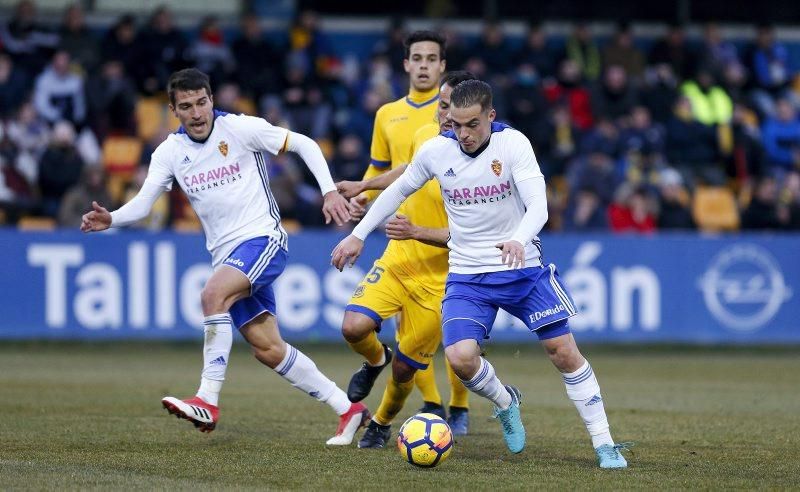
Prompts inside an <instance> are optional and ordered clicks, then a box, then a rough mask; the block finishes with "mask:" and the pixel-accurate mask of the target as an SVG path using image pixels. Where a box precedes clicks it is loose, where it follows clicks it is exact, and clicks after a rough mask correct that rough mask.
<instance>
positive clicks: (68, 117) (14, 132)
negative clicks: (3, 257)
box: [0, 0, 800, 233]
mask: <svg viewBox="0 0 800 492" xmlns="http://www.w3.org/2000/svg"><path fill="white" fill-rule="evenodd" d="M441 29H442V31H443V32H445V33H446V35H447V37H448V48H447V67H448V68H449V69H451V70H454V69H467V70H470V71H471V72H473V73H474V74H475V75H477V76H478V77H480V78H481V79H483V80H486V81H488V82H489V83H490V84H491V85H492V86H493V88H494V91H495V107H496V109H497V112H498V119H500V120H502V121H505V122H507V123H509V124H511V125H512V126H514V127H516V128H517V129H519V130H521V131H522V132H524V133H525V134H526V135H527V136H528V137H529V138H530V140H531V141H532V143H533V146H534V149H535V150H536V153H537V157H538V159H539V163H540V165H541V167H542V170H543V172H544V173H545V176H546V177H547V180H548V190H549V195H550V196H549V204H550V208H551V210H550V221H549V223H548V226H547V227H548V228H549V229H551V230H558V231H589V230H591V231H604V230H611V231H619V232H642V233H649V232H653V231H658V230H675V229H678V230H680V229H702V230H710V231H716V230H737V229H768V230H800V174H799V173H800V118H798V108H799V107H800V77H798V68H800V67H794V66H791V64H790V58H789V53H788V50H787V47H786V46H785V45H784V44H782V43H781V42H780V41H779V40H777V39H776V37H775V32H774V29H773V28H772V27H771V26H766V25H764V26H758V27H757V36H756V38H755V40H753V41H751V42H737V43H734V42H731V41H730V40H727V39H724V38H723V37H722V36H721V34H720V30H719V28H718V27H717V26H715V25H707V26H705V28H704V31H703V35H702V39H701V40H699V42H690V41H688V40H687V36H686V33H685V30H684V28H683V27H682V26H679V25H673V26H671V27H670V28H669V29H668V32H667V33H666V35H665V36H664V37H663V38H662V39H658V40H656V41H655V42H654V43H652V44H650V46H648V47H647V49H644V48H643V43H641V42H640V41H639V40H636V39H634V37H633V33H632V30H631V28H630V26H628V25H625V24H620V25H619V26H618V27H617V29H616V32H615V33H614V34H613V36H612V37H611V38H610V39H607V40H602V42H601V41H600V40H599V39H597V38H595V37H593V36H592V34H591V32H590V30H589V28H588V27H587V26H586V25H583V24H577V25H575V26H574V28H573V30H572V32H571V33H570V34H569V35H568V36H567V37H566V39H558V40H554V39H549V38H548V36H547V34H546V32H545V31H544V29H542V28H541V26H538V25H535V24H532V25H531V26H530V27H529V29H528V32H527V33H526V35H525V37H524V39H523V40H522V42H513V43H512V42H511V40H510V39H509V38H508V36H507V35H506V34H505V33H504V31H503V27H502V25H501V24H500V23H497V22H486V23H485V25H484V28H483V32H482V33H481V35H480V36H479V38H478V39H476V40H474V41H472V42H468V41H467V40H465V39H463V38H462V37H461V36H460V35H459V34H458V33H456V32H455V31H454V30H452V29H450V28H448V27H447V26H446V25H445V26H442V28H441ZM406 32H407V31H406V29H405V27H404V26H403V24H402V23H401V22H395V23H393V25H392V28H391V29H390V30H389V31H388V32H387V34H386V37H385V40H384V41H382V42H381V43H379V44H377V45H376V46H375V47H374V49H373V50H372V53H371V55H370V56H369V57H367V58H365V59H359V58H357V57H353V56H337V55H336V54H334V53H332V52H331V50H330V49H329V46H328V44H327V43H326V41H325V34H324V33H323V32H322V31H321V30H320V29H319V26H318V19H317V17H316V15H315V14H314V13H313V12H303V13H301V14H300V15H298V17H297V20H296V21H295V22H294V23H293V24H292V25H291V27H290V29H288V30H286V32H284V33H278V32H271V33H265V32H264V31H263V29H262V24H261V23H260V21H259V19H258V18H257V17H255V16H253V15H247V14H245V15H243V16H242V17H241V19H240V24H239V27H238V29H236V30H235V31H234V34H233V35H231V34H230V30H225V29H222V27H221V26H220V22H219V20H218V19H215V18H213V17H208V18H206V19H204V20H203V21H202V22H201V24H200V25H199V26H198V28H197V29H196V31H195V30H193V31H192V32H191V33H188V32H186V31H182V30H179V29H178V28H177V27H176V26H175V24H174V19H173V14H172V13H171V12H170V10H168V9H167V8H159V9H157V10H156V11H155V12H153V13H152V15H151V16H150V17H149V19H146V20H145V21H142V22H140V21H139V20H137V19H136V18H134V17H133V16H129V15H126V16H122V17H120V18H119V19H118V20H117V21H116V22H115V23H114V24H113V26H111V27H110V28H109V29H108V30H107V32H102V33H98V32H95V30H92V29H89V27H87V25H86V22H85V20H84V12H83V11H82V9H81V7H80V6H78V5H77V4H76V5H73V6H71V7H69V8H68V9H66V11H65V12H64V14H63V20H62V22H61V25H60V28H59V29H57V30H53V29H47V28H45V27H43V26H42V25H40V24H39V23H38V22H37V15H36V6H35V4H34V3H33V2H31V1H27V0H24V1H22V2H20V3H19V4H18V5H17V7H16V9H15V10H14V11H13V12H12V13H11V16H10V18H9V20H8V22H6V23H5V24H4V25H2V26H0V168H1V169H2V172H0V223H6V224H15V223H18V222H20V223H21V222H25V221H26V220H28V219H30V218H31V217H46V218H50V220H51V223H57V224H59V225H61V226H64V227H77V225H78V224H79V223H80V216H81V214H82V213H84V212H85V211H86V209H87V207H88V205H89V204H90V203H91V201H92V200H97V201H99V202H101V203H103V204H107V206H109V208H113V207H116V206H118V205H120V204H121V203H124V201H125V200H127V199H129V198H130V197H131V196H133V194H135V193H136V190H137V189H138V187H139V186H140V185H141V183H142V181H143V179H144V176H145V175H146V171H147V163H148V160H149V155H150V153H151V152H152V150H153V149H154V148H155V146H157V145H158V144H159V143H160V142H161V141H162V140H163V139H164V138H165V137H166V135H168V134H169V132H170V131H174V129H175V126H176V125H177V123H176V120H174V118H172V117H171V115H170V114H169V112H168V111H167V109H166V103H167V100H166V95H165V94H164V88H165V85H166V81H167V78H168V77H169V75H170V73H172V72H173V71H174V70H177V69H180V68H184V67H187V66H196V67H198V68H199V69H201V70H203V71H204V72H206V73H208V74H209V75H210V76H211V80H212V87H213V88H214V89H215V99H216V101H215V104H216V106H217V107H218V108H219V109H221V110H225V111H234V112H245V113H248V114H255V115H261V116H263V117H265V118H266V119H267V120H268V121H270V122H271V123H273V124H276V125H281V126H287V127H289V128H291V129H292V130H294V131H297V132H300V133H304V134H307V135H309V136H311V137H312V138H314V139H315V140H316V141H317V142H319V143H320V145H321V147H322V148H323V151H324V152H325V154H326V157H327V158H328V162H329V163H330V166H331V170H332V173H333V175H334V177H335V179H337V180H339V179H348V180H355V179H359V178H360V177H361V176H362V175H363V173H364V171H365V168H366V166H367V164H368V163H369V143H370V140H371V134H372V123H373V120H374V116H375V112H376V111H377V109H378V108H379V107H380V106H381V105H382V104H383V103H385V102H388V101H391V100H394V99H397V98H399V97H402V96H403V95H404V94H405V93H406V91H407V88H408V85H407V79H406V78H405V74H404V73H403V70H402V66H403V65H402V59H403V53H404V50H403V38H404V36H405V34H406ZM269 172H270V180H271V182H272V189H273V192H274V193H275V195H276V199H277V201H278V203H279V205H280V207H281V210H282V212H283V215H284V217H286V218H287V219H288V220H287V223H291V224H294V225H295V226H296V227H309V226H311V227H314V226H321V225H322V216H321V214H320V212H319V208H320V203H321V197H320V196H319V192H318V188H317V185H316V183H315V181H314V179H313V176H311V174H310V173H309V172H308V171H307V170H306V168H305V166H303V165H302V163H299V162H298V161H297V160H296V158H295V157H294V156H293V155H280V156H278V157H274V158H272V159H271V162H270V166H269ZM177 188H178V187H175V189H176V190H177ZM29 222H30V221H29ZM34 222H35V221H34ZM196 226H197V222H196V218H194V217H193V215H192V212H191V209H190V207H188V203H187V201H186V199H185V198H184V197H183V196H182V194H181V193H180V192H179V191H175V190H173V192H172V193H171V194H168V195H165V196H163V197H162V199H161V201H159V202H158V203H157V204H156V206H155V208H154V210H153V213H152V214H151V216H150V217H149V218H148V219H147V220H146V221H145V222H143V223H142V224H141V227H145V228H149V229H154V230H158V229H162V228H165V227H175V228H182V227H186V228H192V227H196Z"/></svg>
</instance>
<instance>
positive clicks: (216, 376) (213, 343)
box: [197, 313, 233, 406]
mask: <svg viewBox="0 0 800 492" xmlns="http://www.w3.org/2000/svg"><path fill="white" fill-rule="evenodd" d="M203 330H204V331H205V342H204V343H203V373H202V375H201V377H200V388H199V389H198V390H197V396H199V397H200V398H202V399H203V400H205V401H207V402H208V403H210V404H212V405H214V406H217V405H219V392H220V390H222V382H223V381H224V380H225V371H226V370H227V369H228V358H229V357H230V355H231V345H232V344H233V333H232V332H233V329H232V324H231V316H230V315H229V314H228V313H223V314H212V315H211V316H206V317H205V319H204V320H203Z"/></svg>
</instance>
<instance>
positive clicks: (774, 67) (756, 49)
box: [749, 25, 791, 96]
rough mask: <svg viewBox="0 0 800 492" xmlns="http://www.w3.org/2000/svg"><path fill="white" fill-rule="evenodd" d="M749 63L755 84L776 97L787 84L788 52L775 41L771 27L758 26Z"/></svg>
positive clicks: (788, 77) (788, 72) (789, 73)
mask: <svg viewBox="0 0 800 492" xmlns="http://www.w3.org/2000/svg"><path fill="white" fill-rule="evenodd" d="M749 61H750V67H751V71H752V72H753V74H754V76H755V82H756V84H757V85H758V87H760V88H762V89H765V90H766V91H768V92H769V93H770V94H771V95H772V96H777V95H778V94H779V93H780V92H781V91H782V90H783V89H785V88H786V86H787V85H788V84H789V81H790V75H791V70H790V67H789V52H788V50H787V49H786V46H784V45H783V44H782V43H780V42H778V41H777V40H776V39H775V30H774V28H773V27H772V26H770V25H762V26H759V28H758V32H757V34H756V42H755V45H754V46H753V47H752V48H751V52H750V59H749Z"/></svg>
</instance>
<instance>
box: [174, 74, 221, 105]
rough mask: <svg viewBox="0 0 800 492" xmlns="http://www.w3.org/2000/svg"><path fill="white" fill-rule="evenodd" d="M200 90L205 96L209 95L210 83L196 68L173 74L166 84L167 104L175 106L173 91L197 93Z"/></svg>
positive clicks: (206, 76)
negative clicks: (202, 90) (204, 91)
mask: <svg viewBox="0 0 800 492" xmlns="http://www.w3.org/2000/svg"><path fill="white" fill-rule="evenodd" d="M200 89H205V90H206V94H208V95H209V96H210V95H211V82H209V80H208V75H206V74H204V73H203V72H201V71H200V70H198V69H196V68H184V69H183V70H178V71H177V72H173V74H172V75H170V76H169V81H168V82H167V94H168V95H169V102H170V103H171V104H172V105H173V106H174V105H175V91H198V90H200Z"/></svg>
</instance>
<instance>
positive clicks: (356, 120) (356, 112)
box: [270, 90, 387, 142]
mask: <svg viewBox="0 0 800 492" xmlns="http://www.w3.org/2000/svg"><path fill="white" fill-rule="evenodd" d="M386 102H387V100H386V99H385V98H384V97H382V96H381V95H380V94H379V93H378V92H377V91H373V90H370V91H367V92H366V93H365V94H364V95H363V97H362V98H361V101H360V104H359V106H358V107H355V108H353V109H351V110H349V111H348V116H347V123H346V125H344V128H342V129H341V130H340V131H342V132H345V131H350V132H352V133H354V134H356V135H357V136H358V138H359V139H360V140H361V141H362V142H371V141H372V128H373V126H374V123H375V113H377V112H378V108H380V107H381V106H382V105H383V104H384V103H386ZM270 121H271V120H270Z"/></svg>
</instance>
